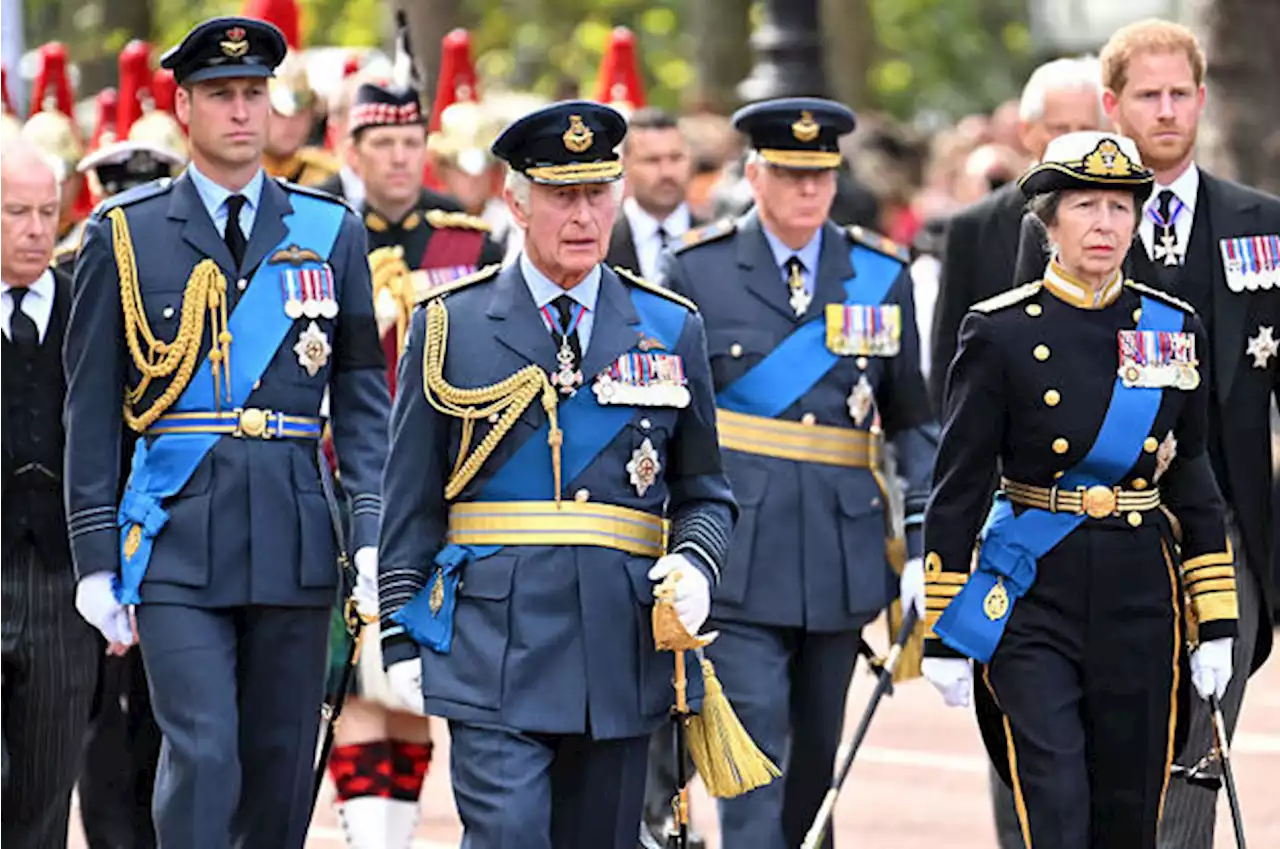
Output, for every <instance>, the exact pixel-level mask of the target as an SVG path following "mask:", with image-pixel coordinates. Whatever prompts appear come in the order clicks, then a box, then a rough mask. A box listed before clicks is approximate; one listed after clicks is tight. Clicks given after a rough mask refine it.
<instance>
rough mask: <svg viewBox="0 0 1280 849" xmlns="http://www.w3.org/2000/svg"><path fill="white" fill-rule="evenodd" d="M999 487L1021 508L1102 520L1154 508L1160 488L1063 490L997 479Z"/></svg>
mask: <svg viewBox="0 0 1280 849" xmlns="http://www.w3.org/2000/svg"><path fill="white" fill-rule="evenodd" d="M1000 488H1001V489H1003V490H1004V493H1005V494H1006V495H1007V496H1009V500H1010V501H1012V502H1013V503H1014V504H1021V505H1022V506H1024V507H1035V508H1038V509H1040V510H1048V511H1049V512H1050V513H1074V514H1076V515H1077V516H1089V517H1090V518H1093V519H1104V518H1106V517H1107V516H1119V515H1121V514H1122V513H1132V512H1135V511H1136V512H1139V513H1143V512H1146V511H1148V510H1155V509H1156V508H1157V507H1159V506H1160V490H1158V489H1144V490H1134V489H1121V488H1120V487H1118V486H1091V487H1088V488H1087V489H1086V488H1085V487H1080V488H1079V489H1071V490H1063V489H1058V488H1057V487H1056V486H1055V487H1043V486H1032V485H1031V484H1026V483H1019V482H1017V481H1011V480H1009V479H1008V478H1001V479H1000Z"/></svg>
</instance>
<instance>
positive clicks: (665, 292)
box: [613, 265, 698, 312]
mask: <svg viewBox="0 0 1280 849" xmlns="http://www.w3.org/2000/svg"><path fill="white" fill-rule="evenodd" d="M613 270H614V271H616V272H617V273H618V276H619V277H621V278H622V279H623V280H625V281H627V282H628V283H630V284H631V285H633V286H636V287H638V288H640V289H644V290H645V291H646V292H652V293H653V294H655V295H658V296H659V297H663V298H666V299H667V300H668V301H674V302H676V303H677V304H679V305H680V306H682V307H684V308H685V309H687V310H688V311H689V312H697V311H698V305H697V304H695V303H694V302H693V301H691V300H689V299H688V298H686V297H684V296H683V295H677V294H676V293H675V292H672V291H671V290H669V289H664V288H662V287H661V286H659V285H658V284H656V283H650V282H649V281H648V280H645V279H644V278H643V277H641V276H640V275H638V274H636V273H635V272H633V271H630V270H629V269H626V268H623V267H622V266H620V265H615V266H613Z"/></svg>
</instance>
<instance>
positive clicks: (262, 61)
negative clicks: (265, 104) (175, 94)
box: [160, 17, 287, 85]
mask: <svg viewBox="0 0 1280 849" xmlns="http://www.w3.org/2000/svg"><path fill="white" fill-rule="evenodd" d="M286 49H287V46H286V45H285V41H284V36H283V35H282V34H281V33H280V30H278V29H276V28H275V27H274V26H272V25H271V24H269V23H266V22H265V21H258V20H254V19H252V18H236V17H224V18H210V19H209V20H207V21H205V22H204V23H202V24H197V25H196V26H195V27H194V28H193V29H192V30H191V31H190V32H188V33H187V34H186V36H185V37H184V38H183V39H182V42H181V43H180V44H178V45H177V46H176V47H171V48H169V50H168V51H167V52H166V53H165V54H164V55H163V56H161V57H160V67H162V68H167V69H169V70H171V71H173V78H174V81H175V82H176V83H177V84H178V85H190V84H191V83H198V82H200V81H202V80H217V79H227V78H230V77H270V76H271V75H272V74H274V73H275V69H276V66H277V65H279V64H280V62H281V61H282V60H283V59H284V54H285V51H286Z"/></svg>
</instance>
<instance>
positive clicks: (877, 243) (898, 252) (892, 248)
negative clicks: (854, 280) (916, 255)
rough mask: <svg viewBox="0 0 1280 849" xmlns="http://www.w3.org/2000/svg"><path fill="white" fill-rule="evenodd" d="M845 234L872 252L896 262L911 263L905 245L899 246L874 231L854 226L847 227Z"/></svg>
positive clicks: (909, 254)
mask: <svg viewBox="0 0 1280 849" xmlns="http://www.w3.org/2000/svg"><path fill="white" fill-rule="evenodd" d="M847 232H848V233H849V236H850V238H852V239H853V240H854V241H855V242H857V243H858V244H860V245H864V246H865V247H868V248H871V250H873V251H877V252H879V253H882V254H884V255H885V256H891V257H893V258H894V259H896V260H897V261H898V262H904V263H905V262H910V261H911V252H910V251H908V250H907V248H906V246H905V245H900V244H898V243H897V242H895V241H894V240H893V239H890V238H888V237H886V236H881V235H880V234H879V233H877V232H875V231H874V230H868V229H867V228H866V227H863V226H861V225H859V224H854V225H852V226H851V227H849V229H848V231H847Z"/></svg>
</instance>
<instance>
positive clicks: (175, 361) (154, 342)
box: [107, 207, 231, 433]
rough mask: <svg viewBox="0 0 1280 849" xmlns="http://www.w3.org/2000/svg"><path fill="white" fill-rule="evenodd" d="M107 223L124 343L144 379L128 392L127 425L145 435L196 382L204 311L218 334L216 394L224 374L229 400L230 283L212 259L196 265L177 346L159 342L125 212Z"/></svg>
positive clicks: (116, 212) (212, 357) (211, 355)
mask: <svg viewBox="0 0 1280 849" xmlns="http://www.w3.org/2000/svg"><path fill="white" fill-rule="evenodd" d="M107 217H108V219H109V220H110V221H111V228H112V230H111V232H112V237H111V239H112V248H113V249H114V252H115V260H116V271H117V273H118V276H119V278H120V305H121V308H122V310H123V312H124V334H125V341H126V343H127V344H128V346H129V354H130V356H131V357H132V358H133V364H134V366H135V367H136V368H137V369H138V372H139V373H140V374H141V375H142V377H141V379H140V380H139V381H138V385H137V386H135V387H132V388H127V389H126V391H125V403H124V421H125V424H127V425H128V426H129V427H130V428H132V429H133V430H135V431H137V432H138V433H141V432H142V431H144V430H146V429H147V428H148V427H149V426H150V425H151V424H152V423H153V422H154V421H155V420H156V419H158V418H160V416H161V415H162V414H163V413H164V412H165V411H166V410H168V409H169V407H171V406H173V404H174V402H175V401H177V400H178V397H179V396H180V395H182V393H183V391H184V390H185V389H186V388H187V384H188V383H190V382H191V377H192V375H193V374H195V370H196V365H197V363H198V362H199V360H200V347H201V345H202V344H203V343H204V321H203V316H202V313H203V312H204V311H205V310H208V313H209V327H210V330H211V332H212V334H213V347H212V349H211V350H210V351H209V359H210V361H211V362H212V364H213V380H214V394H215V396H217V395H218V394H219V390H220V389H221V380H222V375H223V374H224V373H225V377H226V390H227V393H228V396H229V395H230V392H231V386H230V382H231V373H230V363H231V333H230V332H229V331H228V329H227V279H226V277H224V276H223V274H222V271H221V269H219V268H218V265H217V263H215V262H214V261H213V260H211V259H205V260H202V261H201V262H200V263H199V264H198V265H196V267H195V268H194V269H192V271H191V276H190V277H189V278H188V279H187V287H186V291H185V292H183V295H182V316H181V318H180V319H179V322H178V332H177V335H175V336H174V338H173V341H172V342H164V341H162V340H159V339H157V338H156V337H155V334H153V333H152V331H151V325H150V323H149V322H148V321H147V314H146V308H145V305H144V304H143V299H142V289H141V286H140V284H139V281H138V266H137V261H136V258H135V257H134V253H133V240H132V238H131V236H130V234H129V223H128V220H127V219H126V217H125V214H124V210H123V209H121V208H119V207H117V208H116V209H113V210H111V212H110V213H108V216H107ZM139 337H141V338H139ZM144 343H145V350H144V349H143V345H144ZM170 376H172V379H171V380H170V381H169V385H168V386H167V387H166V388H165V390H164V392H162V393H161V394H160V397H158V398H157V399H156V400H155V402H154V403H153V404H152V405H151V406H150V407H148V408H147V409H146V410H143V411H142V412H137V411H136V409H135V408H136V406H137V404H138V403H139V402H140V401H141V400H142V398H143V396H144V395H145V394H146V391H147V388H148V387H149V386H150V385H151V381H153V380H158V379H164V378H167V377H170Z"/></svg>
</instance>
